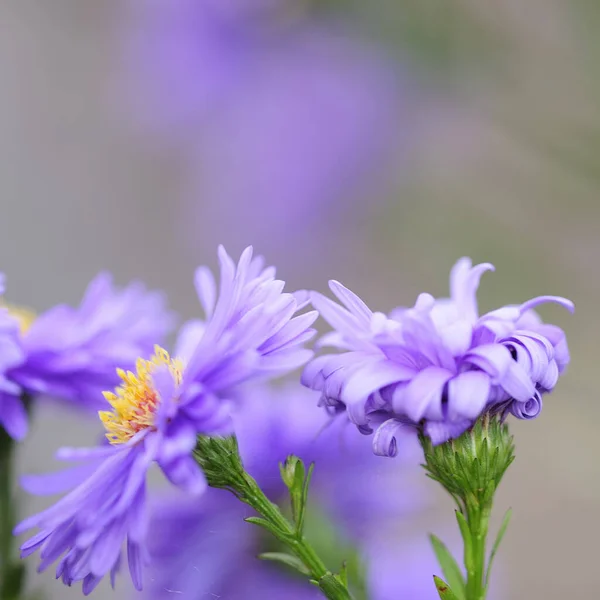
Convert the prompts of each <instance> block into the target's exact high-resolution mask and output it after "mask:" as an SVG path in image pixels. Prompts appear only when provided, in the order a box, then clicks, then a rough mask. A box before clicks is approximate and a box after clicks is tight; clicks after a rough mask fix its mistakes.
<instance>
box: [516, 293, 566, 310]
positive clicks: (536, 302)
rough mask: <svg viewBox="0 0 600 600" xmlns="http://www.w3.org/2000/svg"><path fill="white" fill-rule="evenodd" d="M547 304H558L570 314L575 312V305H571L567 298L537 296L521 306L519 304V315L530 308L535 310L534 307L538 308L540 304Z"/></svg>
mask: <svg viewBox="0 0 600 600" xmlns="http://www.w3.org/2000/svg"><path fill="white" fill-rule="evenodd" d="M548 302H553V303H554V304H560V305H561V306H563V307H564V308H566V309H567V310H568V311H569V312H571V313H573V312H575V304H573V302H572V301H571V300H569V299H568V298H563V297H561V296H538V297H537V298H532V299H531V300H527V302H523V304H521V306H520V310H521V314H523V313H524V312H526V311H528V310H530V309H532V308H535V307H536V306H539V305H540V304H546V303H548Z"/></svg>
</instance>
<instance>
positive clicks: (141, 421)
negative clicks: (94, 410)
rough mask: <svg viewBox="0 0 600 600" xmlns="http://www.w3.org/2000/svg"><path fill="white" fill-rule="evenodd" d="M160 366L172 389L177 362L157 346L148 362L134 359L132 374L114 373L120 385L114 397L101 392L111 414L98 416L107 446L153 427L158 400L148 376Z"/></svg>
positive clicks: (177, 379)
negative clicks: (171, 383) (168, 372)
mask: <svg viewBox="0 0 600 600" xmlns="http://www.w3.org/2000/svg"><path fill="white" fill-rule="evenodd" d="M161 366H166V367H167V368H168V369H169V371H170V373H171V375H172V376H173V380H174V381H175V384H176V385H179V384H180V383H181V373H182V369H183V365H182V364H181V361H179V360H177V359H172V358H171V357H170V356H169V353H168V352H167V351H166V350H163V349H162V348H161V347H160V346H154V356H153V357H152V358H151V359H150V360H144V359H142V358H138V360H137V362H136V373H132V372H131V371H123V369H117V373H118V375H119V377H120V378H121V379H122V380H123V383H122V384H121V385H120V386H119V387H118V388H117V389H116V390H115V392H114V393H113V392H104V397H105V398H106V399H107V400H108V402H109V403H110V405H111V406H112V407H113V410H112V411H107V410H102V411H99V412H98V415H99V416H100V420H101V421H102V423H103V424H104V427H105V428H106V432H107V433H106V437H107V439H108V440H109V442H110V443H111V444H123V443H125V442H127V441H129V440H130V439H131V438H132V437H133V436H134V435H135V434H136V433H138V432H140V431H142V430H144V429H148V428H153V427H154V419H155V414H156V409H157V408H158V404H159V402H160V398H159V397H158V394H157V392H156V390H155V389H154V387H153V383H152V373H154V371H155V370H156V369H157V367H161Z"/></svg>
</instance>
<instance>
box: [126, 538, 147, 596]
mask: <svg viewBox="0 0 600 600" xmlns="http://www.w3.org/2000/svg"><path fill="white" fill-rule="evenodd" d="M127 560H128V563H129V573H130V574H131V580H132V581H133V587H135V589H136V590H137V591H138V592H141V591H142V583H143V576H142V574H143V571H144V560H143V557H142V553H141V549H140V546H139V544H136V543H134V542H132V541H131V540H129V539H128V540H127Z"/></svg>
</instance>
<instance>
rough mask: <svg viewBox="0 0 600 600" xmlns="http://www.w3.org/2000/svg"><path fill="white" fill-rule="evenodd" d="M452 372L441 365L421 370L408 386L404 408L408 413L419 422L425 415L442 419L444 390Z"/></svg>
mask: <svg viewBox="0 0 600 600" xmlns="http://www.w3.org/2000/svg"><path fill="white" fill-rule="evenodd" d="M452 375H453V374H452V373H451V372H450V371H447V370H446V369H440V368H439V367H429V368H427V369H424V370H423V371H420V372H419V373H418V374H417V375H416V376H415V377H414V378H413V379H412V380H411V381H410V383H409V384H408V385H407V386H406V389H405V390H404V395H403V408H404V411H405V413H406V415H407V416H408V417H409V418H410V419H411V420H412V421H414V422H415V423H418V422H419V421H420V420H421V419H422V418H423V417H424V416H425V415H427V417H428V418H433V419H442V418H443V414H442V392H443V389H444V386H445V384H446V382H447V381H448V380H449V379H450V378H451V377H452Z"/></svg>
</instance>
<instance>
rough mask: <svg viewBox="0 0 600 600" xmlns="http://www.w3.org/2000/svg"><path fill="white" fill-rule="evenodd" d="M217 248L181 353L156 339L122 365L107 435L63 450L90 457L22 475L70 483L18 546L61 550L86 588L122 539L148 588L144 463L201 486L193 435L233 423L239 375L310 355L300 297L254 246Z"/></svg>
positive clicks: (47, 486)
mask: <svg viewBox="0 0 600 600" xmlns="http://www.w3.org/2000/svg"><path fill="white" fill-rule="evenodd" d="M220 258H221V282H220V289H219V292H218V293H217V290H216V284H215V281H214V278H213V277H212V275H211V274H210V272H209V271H208V270H207V269H205V268H201V269H199V271H198V273H197V280H196V283H197V287H198V292H199V295H200V299H201V302H202V304H203V305H204V308H205V311H206V314H207V320H206V322H196V323H191V324H188V325H187V326H186V327H184V329H183V330H182V333H181V335H180V339H179V343H178V348H177V349H176V352H175V355H176V356H178V357H181V358H180V359H179V358H175V359H171V357H170V356H169V355H168V353H167V352H166V351H165V350H163V349H162V348H158V347H157V348H156V349H155V354H154V356H153V357H152V358H151V359H150V360H144V359H140V360H138V361H137V369H136V372H135V373H133V372H126V371H123V370H119V376H120V378H121V381H122V384H121V385H120V386H119V387H118V388H117V389H116V391H115V392H109V393H106V394H105V398H106V400H107V401H108V403H109V404H110V406H112V409H113V410H112V411H107V410H105V411H101V412H100V418H101V420H102V422H103V423H104V426H105V428H106V431H107V434H106V437H107V439H108V441H109V442H110V444H107V445H105V446H101V447H99V448H92V449H84V450H73V449H63V450H61V451H59V454H58V458H60V459H63V460H80V461H81V460H82V461H85V464H84V465H83V466H80V467H76V468H74V469H71V470H69V471H67V472H63V473H59V474H55V475H46V476H41V477H29V478H26V479H25V480H24V486H25V487H26V488H27V489H28V490H29V491H30V492H31V493H36V494H46V493H56V492H59V491H66V490H71V491H70V492H69V493H68V494H67V495H66V496H64V497H63V498H62V499H61V500H59V501H58V502H57V503H56V504H55V505H53V506H52V507H50V508H49V509H47V510H45V511H43V512H41V513H39V514H37V515H34V516H33V517H30V518H29V519H26V520H25V521H24V522H23V523H21V524H20V525H19V526H18V527H17V530H16V531H17V532H24V531H26V530H29V529H31V528H33V527H38V528H39V529H40V532H39V533H38V534H36V535H35V536H34V537H33V538H31V539H30V540H29V541H27V542H26V543H25V544H24V545H23V546H22V547H21V550H22V554H23V556H26V555H28V554H31V553H33V552H35V551H36V550H38V549H39V550H40V556H41V559H42V562H41V565H40V569H45V568H47V567H48V566H49V565H50V564H52V563H53V562H54V561H56V560H58V559H59V558H60V561H59V564H58V567H57V572H56V573H57V577H61V578H62V580H63V582H64V583H66V584H67V585H71V584H72V583H74V582H76V581H83V591H84V593H85V594H87V593H89V592H90V591H91V590H93V589H94V587H95V586H96V585H97V584H98V583H99V582H100V580H101V579H102V578H103V577H104V576H105V575H106V574H108V573H110V574H111V579H113V581H114V576H115V574H116V572H117V571H118V569H119V565H120V564H121V547H122V545H123V541H124V540H127V555H128V563H129V571H130V573H131V577H132V580H133V582H134V585H135V587H136V588H138V589H141V587H142V570H143V566H144V565H145V563H146V562H147V559H148V553H147V548H146V535H147V526H146V473H147V471H148V469H149V467H150V466H151V465H152V464H153V463H157V464H158V465H159V467H160V468H161V470H162V471H163V473H164V475H165V476H166V477H167V479H168V480H169V481H170V482H171V483H173V484H174V485H176V486H177V487H179V488H181V489H183V490H184V491H186V492H187V493H190V494H193V495H197V494H199V493H201V492H202V491H203V490H204V488H205V485H206V484H205V480H204V476H203V474H202V472H201V470H200V468H199V467H198V465H197V464H196V462H195V460H194V459H193V457H192V450H193V449H194V447H195V445H196V437H197V435H199V434H202V435H222V434H225V433H229V432H230V430H231V421H230V416H229V407H230V404H229V402H228V401H229V399H230V398H234V397H235V396H236V394H237V389H236V388H237V387H238V386H239V384H240V383H242V382H245V381H247V380H249V379H251V378H252V377H254V376H267V375H268V376H272V375H273V374H279V373H280V372H284V371H286V370H288V369H290V368H295V367H297V366H300V365H301V364H302V362H303V361H306V360H308V358H310V354H307V353H306V351H304V350H303V349H302V348H301V346H302V343H303V341H304V340H305V339H308V338H309V337H310V336H311V335H312V330H310V328H309V326H310V324H311V323H312V321H314V319H315V317H316V315H315V314H314V313H312V314H311V313H309V314H308V317H307V316H306V315H301V316H299V317H295V318H293V314H294V312H295V311H296V309H297V307H298V303H297V302H296V300H295V298H294V297H293V296H292V295H290V294H283V293H282V288H283V283H282V282H279V281H276V280H275V279H274V272H273V270H272V269H263V268H262V263H261V261H260V260H258V259H254V260H253V259H252V251H251V249H247V250H246V251H245V252H244V253H243V254H242V257H241V258H240V261H239V263H238V264H237V266H236V265H235V264H234V263H233V261H232V260H231V258H230V257H229V256H228V255H227V254H226V252H225V250H224V249H220ZM61 556H62V558H61Z"/></svg>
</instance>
